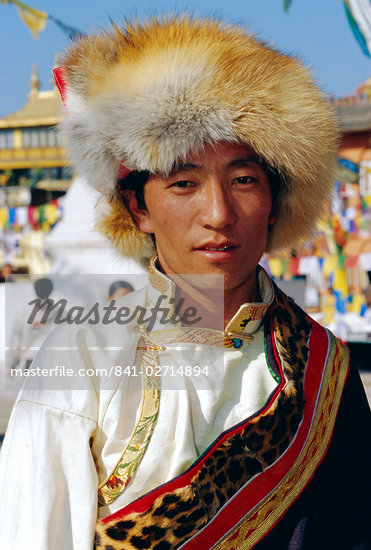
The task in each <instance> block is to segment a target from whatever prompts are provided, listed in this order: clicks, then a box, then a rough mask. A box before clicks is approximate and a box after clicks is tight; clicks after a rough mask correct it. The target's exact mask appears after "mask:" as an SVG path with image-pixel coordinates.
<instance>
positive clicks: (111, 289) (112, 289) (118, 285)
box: [108, 281, 134, 296]
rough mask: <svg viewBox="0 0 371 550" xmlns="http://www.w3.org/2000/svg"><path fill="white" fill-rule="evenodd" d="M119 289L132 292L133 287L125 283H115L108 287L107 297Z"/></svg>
mask: <svg viewBox="0 0 371 550" xmlns="http://www.w3.org/2000/svg"><path fill="white" fill-rule="evenodd" d="M119 288H127V289H128V290H130V292H132V291H133V290H134V287H133V286H132V285H131V284H130V283H128V282H127V281H115V282H114V283H112V284H111V286H110V287H109V291H108V296H113V295H114V293H115V292H116V290H118V289H119Z"/></svg>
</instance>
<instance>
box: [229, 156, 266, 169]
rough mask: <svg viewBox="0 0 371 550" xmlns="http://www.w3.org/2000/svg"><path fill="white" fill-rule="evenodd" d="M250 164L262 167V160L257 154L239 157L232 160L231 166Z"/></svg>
mask: <svg viewBox="0 0 371 550" xmlns="http://www.w3.org/2000/svg"><path fill="white" fill-rule="evenodd" d="M250 164H257V165H258V166H260V167H261V166H262V160H261V158H260V157H258V156H257V155H251V156H250V157H239V158H237V159H234V160H232V162H230V163H229V166H249V165H250Z"/></svg>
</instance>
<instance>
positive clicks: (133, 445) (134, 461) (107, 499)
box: [98, 338, 161, 506]
mask: <svg viewBox="0 0 371 550" xmlns="http://www.w3.org/2000/svg"><path fill="white" fill-rule="evenodd" d="M148 344H149V345H148ZM139 349H141V350H142V351H141V369H140V372H141V376H142V387H143V390H142V404H141V411H140V417H139V420H138V423H137V425H136V426H135V429H134V431H133V434H132V436H131V439H130V442H129V443H128V445H127V446H126V448H125V450H124V452H123V454H122V455H121V457H120V459H119V461H118V462H117V464H116V466H115V468H114V470H113V472H112V473H111V474H110V475H109V476H108V477H107V478H106V479H105V481H103V483H101V484H100V485H99V487H98V503H99V505H100V506H105V505H107V504H111V503H112V502H113V501H114V500H115V499H116V498H117V497H118V496H119V495H120V494H121V493H122V492H123V491H124V489H125V487H126V486H127V485H128V483H129V482H130V480H131V478H132V477H133V475H134V474H135V472H136V470H137V468H138V466H139V464H140V463H141V461H142V459H143V456H144V453H145V452H146V449H147V447H148V443H149V442H150V439H151V437H152V433H153V430H154V428H155V425H156V421H157V417H158V411H159V407H160V394H161V390H160V378H159V377H157V376H155V375H153V374H151V375H148V372H150V373H152V372H154V369H148V368H147V367H150V366H153V365H157V364H158V354H157V349H156V348H155V347H153V346H151V345H150V343H149V342H148V341H147V340H146V339H145V338H141V341H140V343H139Z"/></svg>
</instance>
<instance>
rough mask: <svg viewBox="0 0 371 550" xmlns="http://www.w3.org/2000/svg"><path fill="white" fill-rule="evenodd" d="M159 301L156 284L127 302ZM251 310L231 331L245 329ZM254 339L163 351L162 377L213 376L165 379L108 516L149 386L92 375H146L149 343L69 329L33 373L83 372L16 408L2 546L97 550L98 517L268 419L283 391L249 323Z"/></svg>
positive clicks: (8, 446) (257, 329)
mask: <svg viewBox="0 0 371 550" xmlns="http://www.w3.org/2000/svg"><path fill="white" fill-rule="evenodd" d="M161 277H162V276H161V275H160V278H161ZM259 280H260V293H261V295H262V297H263V303H262V304H260V305H258V308H259V307H261V308H262V309H263V310H264V311H265V310H266V309H267V308H266V307H265V306H268V305H269V304H270V303H271V301H272V300H273V288H272V285H271V283H270V280H269V278H268V277H267V275H266V274H265V272H264V271H262V270H261V271H260V275H259ZM157 295H159V289H156V288H154V287H153V286H151V285H148V287H147V288H146V289H142V290H140V291H137V292H135V293H132V294H130V295H128V296H126V297H125V298H123V299H122V301H121V302H120V304H125V305H127V306H129V307H130V306H132V307H133V306H134V305H135V304H139V305H140V304H142V305H145V304H148V300H150V301H151V300H152V301H153V300H154V299H155V298H156V296H157ZM254 305H257V304H254ZM263 306H264V307H263ZM246 307H248V305H243V306H242V307H241V308H240V310H239V312H237V313H236V316H235V318H234V319H232V321H231V323H230V324H229V326H230V325H232V324H233V321H235V325H236V321H237V322H239V320H241V319H242V317H243V313H244V308H246ZM166 328H168V327H166ZM227 329H228V327H227ZM244 331H246V332H251V333H253V339H252V340H249V341H244V343H243V345H242V347H240V348H238V349H235V348H229V349H225V350H224V349H223V348H217V347H216V346H212V345H208V344H197V345H195V344H193V343H187V344H184V343H183V344H182V345H181V346H179V344H177V343H175V344H173V345H169V346H166V350H163V351H159V352H158V362H159V366H161V367H164V366H165V365H167V366H169V365H173V366H174V367H177V366H179V365H183V366H184V364H188V365H203V366H207V367H208V369H209V370H208V375H207V376H206V375H205V376H204V377H197V376H196V377H188V376H182V375H178V376H177V377H176V378H174V379H170V378H169V379H167V380H168V382H166V380H165V381H164V382H165V383H164V384H163V386H162V389H161V399H160V407H159V414H158V419H157V422H156V424H155V427H154V431H153V434H152V437H151V439H150V442H149V445H148V447H147V450H146V452H145V453H144V456H143V459H142V461H141V462H140V465H139V467H138V469H137V470H136V472H135V474H134V476H133V478H132V479H131V481H130V483H129V484H128V485H127V487H126V488H125V490H124V491H123V492H122V493H121V494H120V496H119V497H118V498H117V499H116V500H115V501H114V502H113V503H112V504H110V505H107V506H101V507H99V509H98V507H97V488H98V485H99V484H101V483H102V482H103V481H104V480H105V479H106V478H107V476H109V475H110V473H111V472H112V471H113V469H114V468H115V465H116V464H117V462H118V460H119V458H120V456H121V454H122V452H123V450H124V449H125V447H126V445H127V444H128V443H129V441H130V439H131V436H132V432H133V429H134V428H135V425H136V422H137V421H138V418H139V416H140V410H141V400H142V391H141V377H140V376H133V375H131V376H129V375H125V374H124V375H122V376H114V377H112V376H109V375H107V376H102V375H101V371H100V373H99V375H96V376H86V375H85V376H83V374H82V373H84V372H85V373H87V369H91V370H89V372H95V370H96V369H102V367H106V368H107V369H108V368H111V367H117V366H118V365H119V366H120V367H126V366H130V367H133V366H134V365H135V366H136V368H137V369H139V366H138V365H139V364H140V360H139V358H138V351H137V343H138V341H139V337H140V334H139V333H138V327H137V325H136V324H135V323H134V322H133V323H132V324H130V325H124V326H122V325H121V326H119V325H117V324H116V323H113V324H111V325H108V326H106V327H100V328H99V331H98V330H97V329H96V328H94V327H93V328H90V329H87V328H79V329H76V327H65V326H62V327H60V328H58V329H57V330H56V331H54V332H53V333H52V334H51V335H50V336H49V338H48V340H47V341H46V343H45V344H44V347H43V349H42V351H41V352H40V354H39V356H38V358H37V359H36V361H35V365H34V366H37V367H39V368H40V369H41V368H45V369H51V368H53V367H54V366H55V365H57V364H58V365H59V366H61V364H62V363H63V365H64V366H65V367H66V368H67V367H68V368H71V370H72V371H73V373H74V374H73V376H70V377H64V378H63V380H57V379H56V378H57V377H55V376H54V378H53V379H51V378H50V377H46V378H40V377H29V378H28V379H27V381H26V383H25V386H24V388H23V390H22V391H21V393H20V395H19V397H18V400H17V402H16V404H15V407H14V409H13V412H12V415H11V419H10V422H9V426H8V431H7V434H6V437H5V441H4V444H3V448H2V450H1V453H0V495H1V497H0V499H1V500H0V533H1V548H4V550H25V548H27V549H29V550H51V549H53V550H92V548H93V539H94V526H95V522H96V519H97V516H98V517H105V516H107V515H109V514H110V513H112V512H115V511H116V510H118V509H120V508H122V507H123V506H125V505H127V504H128V503H130V502H131V501H133V500H135V499H136V498H138V497H140V496H141V495H143V494H145V493H147V492H148V491H150V490H152V489H154V488H155V487H156V486H158V485H160V484H162V483H164V482H166V481H168V480H170V479H172V478H173V477H175V476H177V475H178V474H179V473H181V472H182V471H184V470H185V469H186V468H188V467H189V466H190V465H191V464H192V463H193V462H194V461H195V460H196V459H197V458H198V456H199V455H200V454H201V453H202V452H203V451H204V450H205V449H206V448H207V447H208V446H209V445H210V443H211V442H212V441H213V440H214V439H215V438H216V437H218V435H219V434H220V433H221V432H223V431H224V430H226V429H228V428H230V427H232V426H233V425H235V424H237V423H238V422H240V421H241V420H243V419H245V418H247V417H248V416H250V415H251V414H254V413H255V412H256V411H258V410H259V409H260V408H261V407H262V406H263V405H264V404H265V402H266V401H267V399H268V397H269V395H270V394H271V393H272V391H273V390H274V389H275V388H276V386H277V381H276V380H275V379H274V376H273V375H272V373H271V371H270V370H269V366H268V364H267V361H266V358H265V353H264V332H263V328H262V326H261V319H257V320H251V321H250V322H249V323H248V324H247V326H246V327H245V329H244ZM102 342H103V343H104V346H102V345H101V344H102ZM117 342H119V344H120V345H119V346H117ZM97 343H98V344H99V345H98V344H97ZM107 344H108V345H107ZM94 347H95V349H92V348H94ZM101 347H104V349H103V350H102V349H98V348H101ZM50 348H54V349H50ZM55 348H59V349H58V350H56V349H55ZM60 348H64V349H60ZM113 348H116V349H113ZM117 348H120V349H117ZM132 372H134V371H133V369H132ZM174 380H175V381H174ZM62 386H63V388H62V389H50V388H51V387H54V388H55V387H57V388H58V387H59V388H61V387H62Z"/></svg>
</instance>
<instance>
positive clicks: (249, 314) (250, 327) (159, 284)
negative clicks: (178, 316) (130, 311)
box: [148, 256, 274, 334]
mask: <svg viewBox="0 0 371 550" xmlns="http://www.w3.org/2000/svg"><path fill="white" fill-rule="evenodd" d="M257 281H258V290H259V295H260V297H261V301H260V302H246V303H244V304H242V305H241V306H240V307H239V309H238V311H237V312H236V313H235V315H234V316H233V318H232V319H231V320H230V322H229V323H228V325H227V327H226V328H225V332H226V334H228V333H231V334H232V333H233V334H237V333H245V334H254V333H255V332H257V331H258V330H259V328H260V326H261V324H262V321H263V319H264V316H265V314H266V313H267V311H268V309H269V308H270V306H271V304H272V302H273V300H274V288H273V284H272V281H271V279H270V277H269V276H268V274H267V273H266V271H265V270H264V269H263V268H262V267H261V266H260V265H259V266H258V272H257ZM149 283H150V284H149V289H148V297H149V300H150V301H151V302H153V303H156V300H157V297H158V293H160V294H162V295H163V296H165V298H164V301H163V303H164V306H165V307H168V309H169V311H170V314H171V313H172V311H173V307H174V306H173V302H172V300H171V298H173V297H174V294H175V284H174V282H173V281H172V280H171V279H170V278H169V277H167V276H166V275H164V274H163V273H161V271H160V270H159V269H158V258H157V256H154V257H153V258H152V259H151V261H150V267H149Z"/></svg>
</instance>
